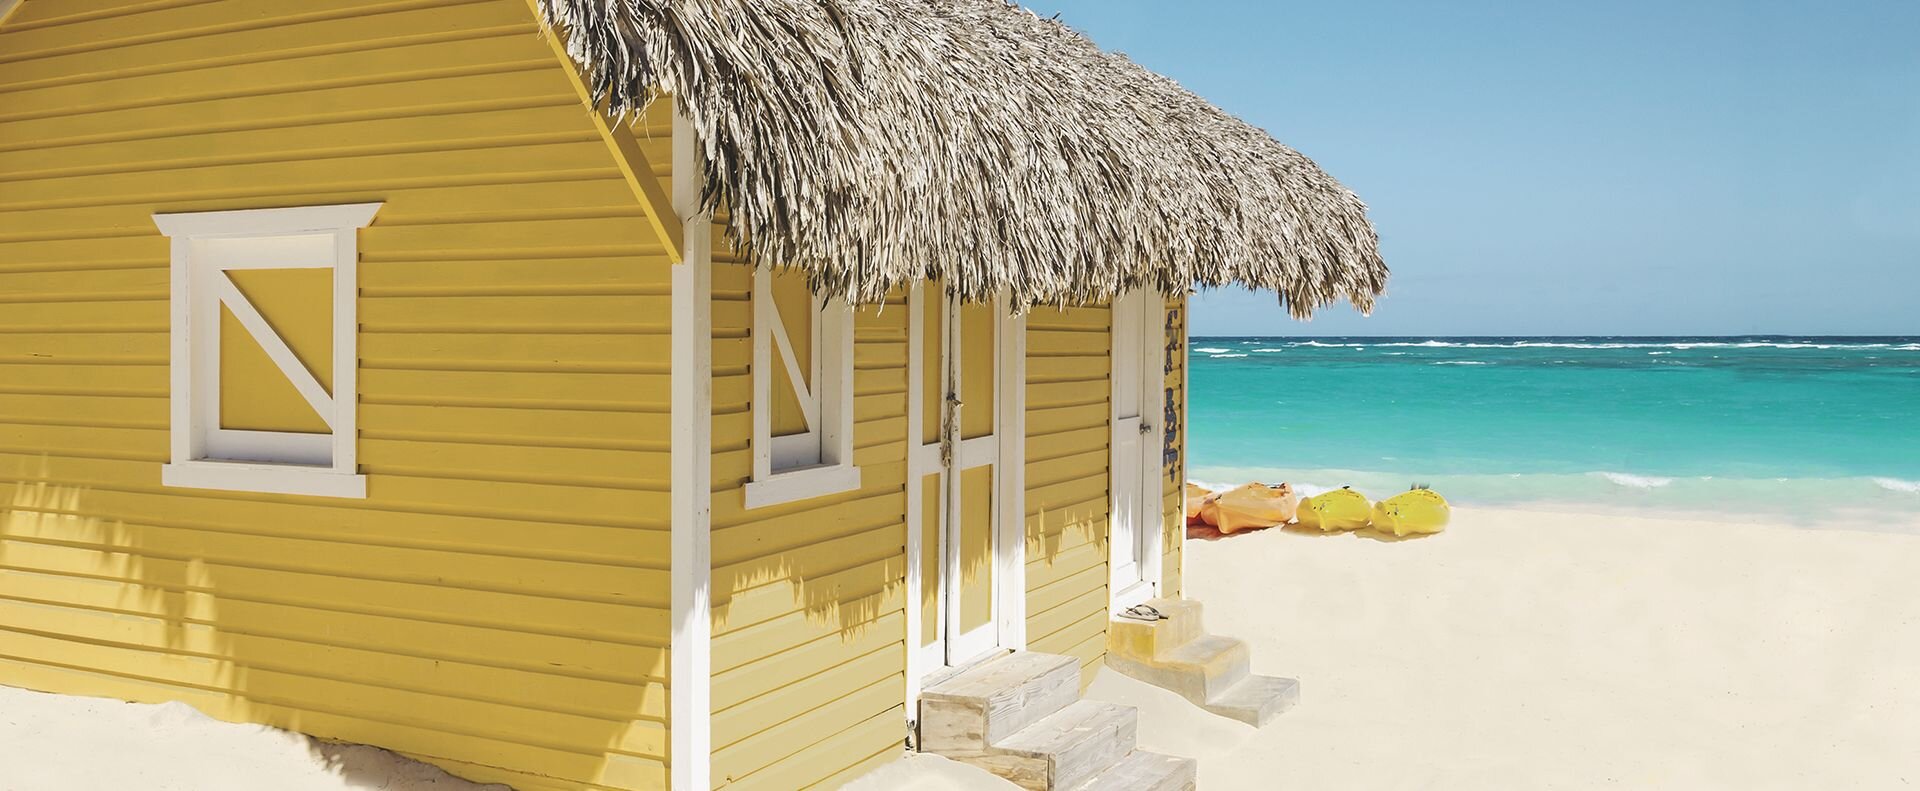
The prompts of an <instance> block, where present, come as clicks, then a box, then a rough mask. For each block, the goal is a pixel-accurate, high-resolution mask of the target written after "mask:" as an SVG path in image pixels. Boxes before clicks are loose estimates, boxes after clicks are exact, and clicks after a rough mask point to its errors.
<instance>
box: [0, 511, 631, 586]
mask: <svg viewBox="0 0 1920 791" xmlns="http://www.w3.org/2000/svg"><path fill="white" fill-rule="evenodd" d="M14 515H15V518H16V524H14V525H12V526H10V528H9V529H8V531H7V537H8V538H7V539H0V544H18V543H20V542H34V543H37V544H47V545H52V546H60V547H65V548H73V549H78V550H87V551H89V552H94V553H99V555H100V557H97V558H95V559H94V562H95V563H97V564H99V565H100V566H102V567H109V566H126V565H132V564H144V563H146V562H148V561H154V560H159V561H165V560H173V561H191V560H193V559H200V560H204V561H206V562H208V563H214V564H220V563H243V564H244V563H252V564H261V563H262V561H261V560H258V559H260V558H267V559H283V560H281V562H280V564H279V566H285V565H288V561H287V560H284V559H291V558H298V559H299V563H298V567H299V568H301V569H304V570H310V571H314V572H319V573H325V574H332V575H336V576H343V577H344V576H362V577H369V578H375V579H385V580H395V581H412V582H419V583H423V584H446V585H450V586H454V587H473V588H479V589H485V590H497V591H508V592H520V593H537V594H543V595H553V596H558V597H569V596H575V597H581V598H586V599H595V600H604V601H620V600H629V599H633V598H634V597H636V596H639V595H649V596H658V595H660V593H661V592H663V591H664V590H665V589H666V579H665V571H664V570H656V569H645V568H639V567H634V566H618V565H612V564H594V563H583V562H579V561H560V560H536V559H530V558H524V557H507V556H500V555H485V554H478V553H457V552H452V551H449V550H445V549H420V548H413V547H388V546H377V545H370V544H356V543H347V542H341V541H329V540H324V539H313V538H294V537H289V536H263V535H256V534H248V533H235V532H221V531H210V530H196V529H190V528H168V527H157V526H152V525H129V524H126V523H124V522H115V523H113V524H112V525H110V526H104V527H103V526H101V525H98V524H92V523H87V522H85V520H79V519H73V518H70V517H65V516H58V515H46V516H44V517H43V518H40V519H37V520H35V519H33V516H34V514H33V512H28V511H15V512H14ZM29 554H30V553H29ZM0 560H4V561H5V562H7V563H15V562H18V558H15V557H7V558H0ZM266 567H267V568H274V567H276V566H266ZM85 573H97V572H91V571H88V572H85Z"/></svg>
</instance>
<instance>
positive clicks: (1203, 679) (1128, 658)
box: [1107, 635, 1251, 703]
mask: <svg viewBox="0 0 1920 791" xmlns="http://www.w3.org/2000/svg"><path fill="white" fill-rule="evenodd" d="M1107 666H1108V667H1111V668H1113V669H1115V670H1118V671H1120V672H1122V673H1125V674H1127V675H1129V676H1133V677H1134V678H1137V679H1140V680H1141V681H1145V682H1147V683H1149V684H1152V685H1154V686H1156V687H1161V688H1163V689H1170V690H1173V691H1174V692H1178V693H1180V696H1181V697H1183V698H1186V699H1187V700H1190V701H1193V702H1194V703H1205V702H1206V701H1207V700H1209V699H1211V698H1213V697H1214V696H1216V695H1221V694H1224V693H1225V692H1226V691H1227V690H1229V689H1232V688H1234V687H1235V686H1238V685H1239V684H1240V682H1241V681H1242V680H1244V679H1246V677H1247V676H1248V675H1249V674H1250V673H1251V670H1250V669H1249V668H1250V667H1251V651H1249V649H1248V648H1247V644H1246V641H1244V640H1236V639H1234V638H1231V637H1221V636H1219V635H1202V636H1201V637H1199V638H1197V639H1195V640H1193V641H1191V642H1188V643H1187V644H1186V645H1183V646H1180V647H1178V648H1175V649H1172V650H1169V651H1164V652H1162V653H1161V655H1160V657H1159V658H1156V659H1148V658H1145V657H1140V656H1136V655H1133V654H1131V653H1129V652H1127V651H1125V650H1118V651H1115V650H1109V651H1108V652H1107Z"/></svg>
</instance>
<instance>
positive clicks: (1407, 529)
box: [1373, 489, 1453, 536]
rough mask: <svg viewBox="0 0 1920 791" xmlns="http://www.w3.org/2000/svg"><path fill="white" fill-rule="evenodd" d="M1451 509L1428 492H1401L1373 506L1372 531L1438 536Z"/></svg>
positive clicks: (1449, 515)
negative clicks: (1435, 534)
mask: <svg viewBox="0 0 1920 791" xmlns="http://www.w3.org/2000/svg"><path fill="white" fill-rule="evenodd" d="M1452 516H1453V509H1452V508H1451V507H1449V506H1448V505H1447V498H1445V497H1441V496H1440V494H1439V493H1438V492H1435V491H1433V490H1431V489H1414V490H1413V491H1409V492H1401V493H1400V494H1396V495H1394V496H1392V497H1389V498H1387V499H1385V500H1381V501H1380V503H1379V504H1378V505H1375V506H1374V507H1373V528H1374V529H1375V530H1379V531H1380V532H1382V533H1392V534H1394V535H1396V536H1404V535H1408V534H1410V533H1438V532H1440V531H1442V530H1445V529H1447V520H1448V519H1449V518H1451V517H1452Z"/></svg>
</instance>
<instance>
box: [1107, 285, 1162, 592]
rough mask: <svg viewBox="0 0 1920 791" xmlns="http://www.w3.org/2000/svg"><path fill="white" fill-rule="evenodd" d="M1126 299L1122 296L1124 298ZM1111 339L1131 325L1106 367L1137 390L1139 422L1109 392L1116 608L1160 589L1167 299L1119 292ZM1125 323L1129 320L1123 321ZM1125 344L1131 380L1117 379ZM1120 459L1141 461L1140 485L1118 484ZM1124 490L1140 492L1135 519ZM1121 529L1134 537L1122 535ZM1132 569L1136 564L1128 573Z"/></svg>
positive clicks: (1110, 545) (1115, 382)
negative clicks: (1130, 518)
mask: <svg viewBox="0 0 1920 791" xmlns="http://www.w3.org/2000/svg"><path fill="white" fill-rule="evenodd" d="M1123 303H1124V304H1123ZM1112 319H1113V321H1112V326H1113V330H1112V332H1113V339H1114V340H1115V341H1117V340H1118V339H1119V338H1120V337H1122V333H1133V336H1134V337H1135V338H1137V339H1138V343H1137V344H1136V345H1135V346H1134V347H1133V348H1128V346H1127V344H1123V343H1118V342H1112V343H1109V344H1108V346H1109V348H1110V349H1111V354H1112V355H1113V356H1112V359H1111V367H1110V370H1111V371H1112V372H1113V376H1112V387H1113V388H1114V393H1118V392H1119V389H1120V388H1123V387H1130V388H1135V392H1137V393H1138V394H1139V397H1140V403H1139V410H1140V415H1139V418H1138V422H1137V423H1135V422H1134V420H1133V419H1132V418H1128V419H1124V420H1123V419H1122V418H1121V417H1120V401H1119V399H1118V398H1114V397H1113V396H1112V394H1109V397H1108V399H1107V404H1108V409H1109V413H1108V426H1109V427H1110V429H1111V431H1112V433H1111V434H1110V435H1109V436H1108V444H1107V448H1108V467H1107V470H1108V473H1109V475H1108V480H1109V481H1113V482H1114V483H1113V484H1112V488H1111V489H1110V491H1109V493H1108V498H1109V499H1108V503H1107V516H1108V525H1107V529H1108V532H1107V536H1108V541H1107V549H1108V557H1107V569H1108V572H1109V579H1108V586H1109V587H1108V589H1109V590H1110V591H1112V593H1111V595H1110V597H1109V598H1110V601H1109V605H1110V606H1111V609H1112V610H1113V611H1114V612H1119V611H1121V610H1124V609H1126V608H1128V607H1131V606H1133V605H1136V604H1139V603H1141V602H1144V601H1146V600H1148V599H1152V598H1154V597H1156V596H1159V595H1161V591H1160V588H1161V584H1160V583H1161V580H1162V579H1163V578H1164V577H1163V574H1162V570H1161V565H1162V561H1163V558H1164V551H1163V547H1162V532H1163V531H1164V530H1165V527H1166V526H1165V525H1163V524H1161V522H1162V521H1163V520H1164V518H1165V515H1164V514H1162V513H1161V511H1162V508H1161V506H1162V503H1161V497H1160V445H1159V443H1158V442H1156V441H1155V440H1156V439H1157V438H1159V437H1160V436H1161V431H1162V430H1163V428H1164V423H1165V419H1164V416H1163V415H1162V412H1163V406H1164V404H1163V403H1162V401H1163V393H1162V386H1163V383H1164V382H1165V381H1166V369H1165V367H1164V366H1165V354H1164V349H1165V346H1166V332H1165V330H1164V325H1165V319H1166V303H1165V299H1164V298H1163V297H1162V296H1161V295H1160V293H1159V292H1157V291H1154V290H1152V289H1150V288H1143V289H1139V290H1136V291H1132V292H1128V293H1126V294H1122V295H1120V296H1119V297H1116V298H1115V299H1114V302H1113V313H1112ZM1123 325H1126V326H1123ZM1128 351H1132V352H1134V353H1135V354H1137V355H1139V356H1138V358H1137V359H1136V360H1133V361H1131V362H1132V363H1133V365H1132V368H1133V370H1134V371H1137V372H1138V373H1137V375H1136V376H1133V377H1129V378H1131V379H1132V381H1121V379H1122V374H1121V372H1122V371H1123V370H1126V367H1125V366H1123V361H1122V360H1121V358H1120V356H1121V355H1122V354H1125V353H1126V352H1128ZM1125 464H1138V465H1139V470H1140V475H1139V477H1138V479H1136V482H1137V483H1138V485H1139V487H1140V488H1139V490H1138V491H1135V492H1131V493H1127V492H1122V491H1121V489H1120V487H1121V486H1122V485H1123V484H1121V483H1119V479H1120V476H1118V475H1116V474H1114V473H1115V472H1116V471H1118V470H1120V469H1122V465H1125ZM1126 494H1133V495H1137V496H1138V497H1139V502H1138V505H1137V510H1136V512H1135V514H1134V517H1135V521H1134V524H1132V525H1125V524H1122V518H1123V517H1122V513H1123V511H1122V508H1121V498H1122V497H1123V496H1125V495H1126ZM1123 536H1127V537H1130V538H1131V539H1132V540H1131V541H1123V540H1121V539H1122V537H1123ZM1133 552H1138V553H1139V554H1140V556H1139V558H1138V560H1137V562H1128V560H1127V558H1126V555H1127V554H1128V553H1133ZM1131 569H1138V572H1137V574H1136V573H1130V570H1131Z"/></svg>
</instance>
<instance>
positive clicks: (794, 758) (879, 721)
mask: <svg viewBox="0 0 1920 791" xmlns="http://www.w3.org/2000/svg"><path fill="white" fill-rule="evenodd" d="M906 716H907V715H906V711H905V707H904V706H900V705H895V706H894V707H893V708H891V709H888V710H886V711H883V712H881V713H879V714H876V715H874V716H872V717H870V718H868V719H867V720H866V721H864V722H860V723H858V724H855V725H852V726H850V727H847V728H845V729H843V730H841V731H839V732H838V733H835V734H834V735H833V736H831V737H828V738H826V739H823V740H821V741H818V742H815V743H813V744H812V745H809V746H808V747H807V749H805V750H803V751H802V752H798V753H795V754H793V755H791V756H788V757H787V758H785V759H782V760H780V761H777V762H775V763H772V764H768V765H767V766H766V767H765V768H763V769H761V770H760V771H758V772H755V773H753V774H752V775H750V776H748V777H746V778H744V779H742V780H740V781H739V782H736V783H734V784H733V786H732V787H735V788H740V789H749V790H752V791H758V790H759V789H766V790H767V791H779V790H780V789H788V788H815V787H824V788H833V786H831V785H825V786H819V785H816V784H817V783H821V782H823V781H825V780H826V779H828V778H833V777H839V776H841V774H842V773H844V772H845V771H846V769H847V768H848V767H849V766H854V765H860V764H864V763H866V759H864V758H856V756H862V755H872V754H874V753H877V752H879V751H881V750H885V749H889V748H891V747H894V746H897V745H898V744H899V743H900V742H901V727H902V726H901V723H902V722H903V721H904V720H905V719H906ZM869 751H871V752H869ZM718 781H719V777H718V776H717V775H716V777H715V782H716V783H717V782H718ZM716 787H717V786H716Z"/></svg>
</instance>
